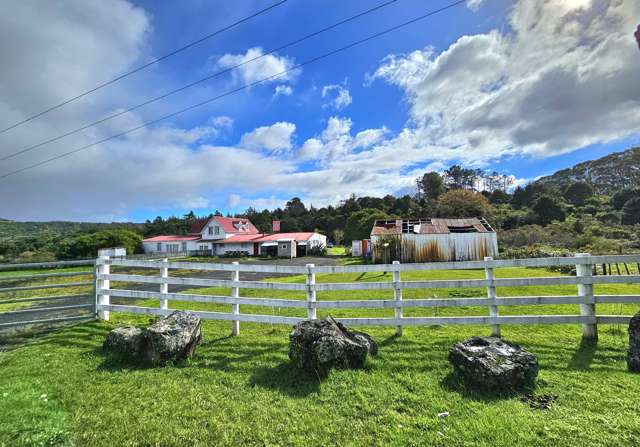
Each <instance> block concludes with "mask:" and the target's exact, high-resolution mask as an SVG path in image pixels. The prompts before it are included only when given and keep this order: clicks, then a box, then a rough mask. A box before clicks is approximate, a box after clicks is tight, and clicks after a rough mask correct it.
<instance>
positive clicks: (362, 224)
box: [344, 208, 391, 243]
mask: <svg viewBox="0 0 640 447" xmlns="http://www.w3.org/2000/svg"><path fill="white" fill-rule="evenodd" d="M390 218H391V216H389V215H388V214H387V213H385V212H384V211H381V210H376V209H373V208H365V209H363V210H360V211H356V212H355V213H353V214H352V215H351V216H349V218H348V219H347V224H346V225H345V228H344V240H345V242H347V243H350V242H351V241H353V240H358V239H368V238H369V237H370V236H371V229H372V228H373V224H374V223H375V221H376V220H383V219H390Z"/></svg>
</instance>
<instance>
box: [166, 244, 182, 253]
mask: <svg viewBox="0 0 640 447" xmlns="http://www.w3.org/2000/svg"><path fill="white" fill-rule="evenodd" d="M179 250H180V245H178V244H167V251H168V252H169V253H177V252H178V251H179Z"/></svg>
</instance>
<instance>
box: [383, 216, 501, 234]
mask: <svg viewBox="0 0 640 447" xmlns="http://www.w3.org/2000/svg"><path fill="white" fill-rule="evenodd" d="M403 233H406V234H449V233H494V231H493V228H491V225H489V223H488V222H487V221H486V220H485V219H484V218H482V219H480V218H477V217H470V218H455V219H448V218H432V219H430V218H421V219H398V220H378V221H376V222H375V224H374V227H373V229H372V230H371V235H372V236H382V235H391V234H403Z"/></svg>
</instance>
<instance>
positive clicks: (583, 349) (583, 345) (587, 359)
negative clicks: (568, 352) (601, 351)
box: [567, 339, 598, 371]
mask: <svg viewBox="0 0 640 447" xmlns="http://www.w3.org/2000/svg"><path fill="white" fill-rule="evenodd" d="M597 350H598V342H597V341H595V340H585V339H582V340H581V341H580V346H578V349H577V350H576V351H575V352H574V353H573V355H572V356H571V359H570V360H569V364H568V365H567V369H572V370H576V371H586V370H589V369H591V364H592V363H593V359H594V357H595V355H596V351H597Z"/></svg>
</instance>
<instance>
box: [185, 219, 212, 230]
mask: <svg viewBox="0 0 640 447" xmlns="http://www.w3.org/2000/svg"><path fill="white" fill-rule="evenodd" d="M210 220H211V218H209V217H205V218H204V219H197V220H196V221H195V222H194V223H193V225H191V228H190V229H189V233H190V234H198V233H201V232H202V229H203V228H204V227H205V225H207V224H208V223H209V221H210Z"/></svg>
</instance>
